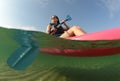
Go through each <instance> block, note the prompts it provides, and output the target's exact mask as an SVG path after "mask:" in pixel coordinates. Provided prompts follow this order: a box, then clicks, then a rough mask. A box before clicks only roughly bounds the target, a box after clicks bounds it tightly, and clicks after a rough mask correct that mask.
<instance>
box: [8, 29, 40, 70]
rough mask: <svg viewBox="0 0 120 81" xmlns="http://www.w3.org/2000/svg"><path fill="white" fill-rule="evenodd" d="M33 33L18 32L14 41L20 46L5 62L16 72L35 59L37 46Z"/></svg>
mask: <svg viewBox="0 0 120 81" xmlns="http://www.w3.org/2000/svg"><path fill="white" fill-rule="evenodd" d="M32 38H34V39H35V37H34V34H33V32H30V31H23V30H19V31H17V33H15V37H14V40H16V42H17V43H18V44H19V45H20V47H19V48H18V49H16V50H15V51H14V52H13V53H12V54H11V56H10V57H9V58H8V60H7V64H8V65H9V66H10V67H11V68H13V69H16V70H24V69H26V68H27V67H28V66H29V65H30V64H31V63H32V62H33V61H34V60H35V58H36V56H37V54H38V50H39V46H38V43H37V41H36V40H33V39H32Z"/></svg>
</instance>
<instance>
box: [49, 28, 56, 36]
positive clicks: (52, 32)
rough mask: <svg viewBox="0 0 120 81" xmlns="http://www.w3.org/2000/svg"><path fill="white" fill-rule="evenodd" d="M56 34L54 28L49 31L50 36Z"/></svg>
mask: <svg viewBox="0 0 120 81" xmlns="http://www.w3.org/2000/svg"><path fill="white" fill-rule="evenodd" d="M56 32H57V29H56V28H55V27H54V28H53V29H52V31H51V33H50V34H51V35H54V34H55V33H56Z"/></svg>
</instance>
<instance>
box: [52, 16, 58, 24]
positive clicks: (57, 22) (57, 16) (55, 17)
mask: <svg viewBox="0 0 120 81" xmlns="http://www.w3.org/2000/svg"><path fill="white" fill-rule="evenodd" d="M53 16H54V17H55V18H57V20H58V21H57V24H60V20H59V18H58V16H56V15H53Z"/></svg>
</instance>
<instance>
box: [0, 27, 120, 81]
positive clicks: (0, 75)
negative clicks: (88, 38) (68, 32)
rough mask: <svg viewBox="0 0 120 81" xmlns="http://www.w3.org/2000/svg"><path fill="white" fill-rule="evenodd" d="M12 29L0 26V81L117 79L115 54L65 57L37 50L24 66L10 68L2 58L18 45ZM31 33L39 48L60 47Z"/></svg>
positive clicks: (119, 80)
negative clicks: (36, 38)
mask: <svg viewBox="0 0 120 81" xmlns="http://www.w3.org/2000/svg"><path fill="white" fill-rule="evenodd" d="M15 31H16V30H10V29H4V28H0V37H1V39H0V81H120V69H119V68H120V55H119V54H118V55H114V56H104V57H65V56H53V55H48V54H43V53H39V54H38V56H37V58H36V60H35V61H34V62H33V63H32V64H31V65H30V66H29V67H28V68H27V69H25V70H22V71H17V70H14V69H12V68H10V67H9V66H8V65H7V62H6V61H7V58H8V57H9V56H10V54H12V53H13V51H14V50H15V49H16V48H18V47H19V44H18V43H17V42H16V41H15V40H14V39H13V38H12V37H13V36H14V35H15ZM35 33H36V36H37V37H38V38H39V36H40V39H41V41H39V42H40V44H41V45H40V46H41V47H49V48H50V47H51V45H52V46H56V47H57V48H61V47H62V46H63V45H61V46H60V45H59V46H57V45H56V43H57V42H56V43H55V42H54V44H53V43H52V41H50V39H49V38H51V37H50V36H48V37H47V36H46V35H44V34H43V33H39V32H35ZM47 39H49V41H48V40H47ZM51 39H55V38H51ZM55 40H58V39H55ZM58 41H59V40H58ZM62 41H63V42H64V43H66V42H65V40H62V39H60V42H62ZM41 42H42V43H41ZM46 42H47V45H46ZM48 42H51V43H48ZM74 42H75V43H76V42H77V41H74ZM74 42H73V44H74ZM69 43H70V42H69ZM117 43H118V41H117ZM80 44H83V43H80ZM117 45H118V44H117ZM85 46H86V45H84V47H85ZM67 47H69V46H67V45H66V46H64V48H67ZM77 47H78V46H76V47H75V49H76V48H77ZM88 47H90V46H88ZM70 48H71V47H70Z"/></svg>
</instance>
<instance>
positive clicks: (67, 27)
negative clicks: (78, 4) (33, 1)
mask: <svg viewBox="0 0 120 81" xmlns="http://www.w3.org/2000/svg"><path fill="white" fill-rule="evenodd" d="M63 24H64V26H65V27H66V28H65V30H68V29H69V28H70V27H69V26H68V25H67V24H66V23H65V22H64V23H63Z"/></svg>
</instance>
